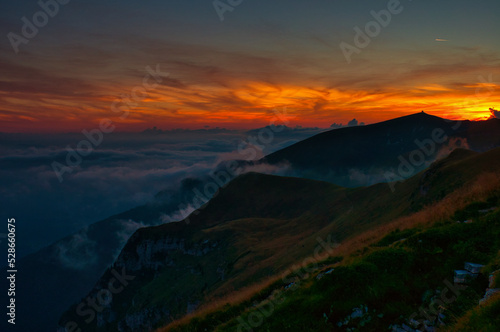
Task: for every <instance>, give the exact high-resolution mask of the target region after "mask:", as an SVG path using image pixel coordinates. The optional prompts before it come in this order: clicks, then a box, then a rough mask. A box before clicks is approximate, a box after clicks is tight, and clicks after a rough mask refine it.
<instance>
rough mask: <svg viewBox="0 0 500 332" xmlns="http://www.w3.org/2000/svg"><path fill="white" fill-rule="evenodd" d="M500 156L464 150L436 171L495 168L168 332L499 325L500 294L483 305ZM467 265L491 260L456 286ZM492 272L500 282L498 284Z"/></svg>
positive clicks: (493, 264) (495, 265)
mask: <svg viewBox="0 0 500 332" xmlns="http://www.w3.org/2000/svg"><path fill="white" fill-rule="evenodd" d="M499 162H500V150H499V149H496V150H494V151H491V152H488V153H484V154H479V155H478V154H474V153H468V152H465V151H458V152H457V153H455V154H454V155H452V156H450V158H448V160H444V161H442V162H441V163H438V164H435V165H433V167H432V168H431V169H430V170H429V171H428V172H433V173H434V174H438V173H440V172H446V173H447V174H448V175H449V177H448V179H446V180H449V179H450V178H451V177H452V175H453V174H455V175H457V176H459V177H462V176H464V175H465V176H466V175H467V174H463V173H462V172H463V171H464V170H466V169H469V171H470V172H476V174H481V173H482V172H481V170H482V169H483V167H486V168H485V169H484V170H485V171H486V173H482V174H483V175H479V176H475V177H470V178H468V180H466V181H464V182H462V183H463V184H464V185H463V186H458V187H457V188H458V189H456V190H454V191H453V192H451V193H448V194H446V195H445V197H444V199H439V200H437V202H435V203H434V204H432V205H429V206H427V207H425V208H423V209H422V210H420V211H419V212H417V213H415V214H412V215H410V216H407V217H403V218H400V219H396V220H394V221H393V222H390V223H388V224H386V225H381V226H379V227H377V228H374V229H373V231H371V232H370V231H368V232H366V233H364V234H361V235H360V236H355V237H353V238H351V239H347V240H345V241H342V242H341V243H340V246H339V247H338V248H337V249H335V250H334V251H333V252H332V254H333V255H334V256H335V257H337V258H335V257H334V258H333V259H332V258H330V259H327V260H316V261H315V260H314V259H312V260H304V261H302V264H301V263H299V262H300V261H297V264H296V265H295V268H292V269H291V270H288V271H287V272H286V273H285V274H282V275H279V276H278V277H277V278H276V279H274V282H273V283H271V284H268V285H263V286H262V287H261V288H259V289H256V290H254V292H253V293H251V294H247V296H246V297H243V298H241V297H239V298H238V297H237V300H231V299H230V298H227V299H223V300H221V301H219V303H218V304H217V305H213V306H208V307H206V308H205V309H203V310H201V311H199V312H198V313H195V314H193V315H191V316H189V317H187V318H186V319H182V320H180V321H179V322H176V323H174V324H171V325H169V326H168V327H167V328H165V329H161V330H160V331H162V332H167V331H170V332H173V331H206V330H209V331H236V330H238V331H278V330H286V331H330V330H333V331H337V330H338V331H349V330H352V329H354V330H360V331H383V330H389V329H391V327H392V329H393V330H395V331H416V330H415V329H417V328H419V329H420V330H426V331H433V328H434V326H442V324H445V326H447V329H446V330H449V331H479V330H481V331H482V330H484V331H496V328H498V325H495V324H496V322H498V314H499V312H498V308H499V305H498V303H500V302H499V300H500V298H498V296H493V297H492V298H491V299H490V300H489V301H487V302H484V304H482V305H478V303H479V301H480V300H481V298H483V296H485V292H486V291H487V287H490V288H492V289H493V288H497V289H498V286H499V283H498V282H499V280H500V173H499V172H498V163H499ZM488 163H491V164H492V165H490V166H487V164H488ZM426 173H427V172H426ZM419 176H420V178H421V179H422V178H425V173H422V174H419ZM462 179H463V178H462ZM411 180H414V179H411ZM411 180H410V181H411ZM446 180H445V181H446ZM440 182H441V181H440V180H439V177H436V178H435V179H433V180H431V181H430V183H429V184H430V185H431V184H433V185H439V184H440ZM442 183H444V182H442ZM442 183H441V184H442ZM405 184H407V183H405ZM438 188H439V186H438V187H437V189H438ZM439 191H440V190H439V189H438V191H437V192H436V193H437V194H439ZM457 220H458V221H461V222H457ZM464 220H471V222H467V223H464V222H463V221H464ZM309 255H310V256H309V257H313V252H312V251H311V252H310V253H309ZM342 257H343V258H342ZM338 261H340V263H339V262H338ZM464 262H475V263H479V264H483V265H484V267H483V268H482V269H481V274H479V276H478V277H477V278H476V279H474V280H473V281H472V282H470V283H468V284H467V285H466V286H464V285H453V270H458V269H463V266H464ZM495 271H496V273H495ZM492 273H493V274H492ZM490 274H492V275H494V276H496V281H495V278H494V277H490V280H489V282H488V276H489V275H490ZM499 290H500V289H499ZM446 292H447V294H446V296H445V295H444V294H445V293H446ZM440 294H443V296H441V295H440ZM497 295H498V294H497ZM442 299H445V300H446V301H445V300H442ZM443 302H445V303H443ZM425 325H427V326H429V328H428V329H424V326H425ZM412 326H413V328H412Z"/></svg>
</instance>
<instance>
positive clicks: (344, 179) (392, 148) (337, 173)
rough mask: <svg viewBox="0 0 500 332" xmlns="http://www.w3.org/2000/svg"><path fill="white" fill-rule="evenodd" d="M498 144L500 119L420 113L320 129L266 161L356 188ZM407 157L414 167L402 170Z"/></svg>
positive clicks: (270, 156)
mask: <svg viewBox="0 0 500 332" xmlns="http://www.w3.org/2000/svg"><path fill="white" fill-rule="evenodd" d="M498 146H500V120H498V119H491V120H488V121H479V122H472V121H448V120H445V119H442V118H439V117H436V116H432V115H428V114H426V113H423V112H421V113H417V114H413V115H409V116H405V117H401V118H397V119H393V120H389V121H385V122H381V123H377V124H373V125H368V126H358V127H349V128H342V129H336V130H331V131H328V132H325V133H321V134H318V135H316V136H313V137H311V138H308V139H306V140H304V141H301V142H299V143H296V144H294V145H292V146H289V147H287V148H284V149H282V150H279V151H277V152H274V153H272V154H270V155H268V156H266V157H265V158H263V159H262V162H267V163H270V164H280V163H289V164H290V166H291V172H290V175H295V176H303V177H306V178H312V179H318V180H326V181H329V182H333V183H336V184H338V185H342V186H348V187H354V186H360V185H370V184H373V183H378V182H383V181H387V180H388V176H386V175H387V173H392V174H395V175H397V176H399V177H403V178H407V177H409V176H411V175H414V174H416V173H418V172H419V171H421V170H423V169H424V168H426V167H428V166H429V164H430V163H431V162H433V161H434V160H436V158H439V157H443V156H446V155H447V154H448V153H449V152H450V151H451V150H453V149H455V148H460V147H462V148H468V149H472V150H474V151H480V152H481V151H487V150H490V149H492V148H495V147H498ZM412 153H413V155H412ZM422 157H423V158H422ZM402 160H404V161H406V162H409V163H410V166H411V167H410V169H409V170H408V169H405V171H404V172H400V171H398V167H399V166H400V165H401V163H402V162H403V163H404V161H402ZM389 178H390V176H389Z"/></svg>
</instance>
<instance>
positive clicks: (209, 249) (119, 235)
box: [18, 113, 500, 332]
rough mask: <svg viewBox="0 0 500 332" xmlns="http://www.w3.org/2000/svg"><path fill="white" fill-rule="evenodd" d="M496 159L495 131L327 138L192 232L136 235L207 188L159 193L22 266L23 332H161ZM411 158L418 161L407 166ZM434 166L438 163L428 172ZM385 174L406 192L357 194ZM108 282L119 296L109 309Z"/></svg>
mask: <svg viewBox="0 0 500 332" xmlns="http://www.w3.org/2000/svg"><path fill="white" fill-rule="evenodd" d="M430 142H434V143H433V144H435V145H434V148H431V147H432V144H431V143H430ZM422 146H423V148H422ZM499 146H500V120H497V119H492V120H488V121H481V122H471V121H463V122H450V121H447V120H444V119H441V118H438V117H434V116H430V115H427V114H425V113H418V114H414V115H410V116H406V117H402V118H398V119H394V120H390V121H386V122H382V123H379V124H374V125H368V126H359V127H348V128H341V129H335V130H331V131H328V132H325V133H321V134H318V135H316V136H314V137H311V138H309V139H306V140H304V141H301V142H299V143H296V144H294V145H292V146H290V147H287V148H285V149H282V150H280V151H277V152H275V153H272V154H270V155H268V156H266V157H265V158H263V159H262V160H260V161H259V162H258V163H252V164H254V165H255V164H259V163H260V164H271V165H287V167H288V171H287V172H288V173H287V174H288V175H290V176H295V177H277V176H270V175H264V174H258V173H248V174H243V175H241V176H239V177H237V178H235V179H234V180H232V181H231V182H230V183H229V184H227V185H226V186H224V187H223V188H221V189H220V191H219V192H218V193H217V194H216V195H215V197H213V198H212V199H211V200H210V202H208V203H207V204H206V205H204V206H203V208H202V209H200V210H199V212H198V213H197V214H193V215H191V216H190V217H189V219H188V221H189V222H183V221H179V222H174V223H168V224H162V225H158V226H154V227H142V226H144V225H156V224H158V223H161V220H162V216H163V215H170V214H171V213H173V212H175V210H176V209H177V208H178V206H177V205H175V204H174V205H172V204H171V203H166V202H167V200H166V199H164V198H165V197H166V196H165V195H184V196H183V197H181V200H185V201H186V202H192V201H193V199H194V197H193V189H196V188H202V187H203V185H204V183H197V182H195V183H191V182H189V181H187V182H185V184H184V185H185V186H186V191H184V192H182V193H172V192H164V193H161V194H159V195H157V199H156V200H155V201H154V202H152V203H151V204H147V205H145V206H141V207H137V208H134V209H132V210H129V211H127V212H124V213H122V214H119V215H116V216H112V217H110V218H107V219H105V220H103V221H100V222H98V223H95V224H92V225H91V226H89V227H88V228H87V229H84V230H82V231H80V232H79V233H77V234H73V235H71V236H68V237H66V238H64V239H62V240H60V241H58V242H56V243H54V244H52V245H50V246H48V247H46V248H44V249H42V250H40V251H39V252H37V253H34V254H32V255H29V256H28V257H26V258H24V259H22V260H21V261H20V262H19V266H23V272H24V275H21V274H20V275H19V280H18V283H19V285H23V286H22V288H20V293H19V295H18V299H19V310H20V311H19V313H18V317H19V319H18V321H19V324H20V328H21V329H23V330H26V331H28V330H37V331H41V332H43V331H54V330H55V329H56V326H57V323H58V319H59V317H60V315H61V314H62V313H63V312H64V311H65V313H64V314H63V315H62V318H61V319H60V321H59V326H61V327H62V326H66V325H67V324H68V323H69V322H74V326H78V327H79V328H80V329H81V330H82V331H107V330H113V331H114V330H117V329H118V330H121V331H133V330H150V329H153V328H155V327H159V326H162V325H165V324H167V323H169V322H171V321H172V320H175V319H178V318H181V317H183V316H184V315H186V313H188V312H191V311H193V310H195V309H196V308H197V307H199V306H200V305H203V304H206V303H207V301H209V300H210V299H214V298H221V297H224V296H229V295H231V294H233V293H234V292H235V291H239V290H242V289H244V288H245V287H247V286H249V285H253V284H255V283H258V282H264V281H265V280H268V279H269V278H273V277H274V276H276V275H277V274H279V273H282V272H283V271H284V270H286V269H287V268H288V267H289V266H290V265H292V264H294V263H296V262H297V261H300V259H303V258H304V257H306V256H307V255H308V254H309V253H310V252H312V251H314V249H315V247H316V246H317V245H318V243H317V239H318V238H322V239H325V240H324V241H325V242H328V240H327V239H330V242H331V241H338V242H342V241H344V240H346V239H349V238H350V237H352V236H355V235H359V234H361V233H363V232H365V231H367V230H370V229H372V228H373V227H376V226H379V225H383V224H385V223H388V222H390V221H392V220H394V219H396V218H400V217H404V216H408V215H410V214H411V213H414V212H416V211H420V210H421V209H422V208H423V207H424V206H427V205H428V204H433V203H435V202H437V201H439V200H440V199H442V198H443V197H445V196H446V195H447V194H450V193H452V192H454V191H455V190H457V189H459V188H461V187H462V186H463V185H465V184H466V183H471V182H472V181H473V180H474V179H476V178H477V177H478V176H480V175H481V174H483V173H485V172H497V171H498V169H499V166H500V165H499V163H500V155H499V153H500V152H499V150H498V149H495V148H496V147H499ZM456 148H460V149H458V150H456V151H455V152H453V153H451V151H453V150H454V149H456ZM462 148H467V149H469V150H470V151H467V150H464V149H462ZM425 149H427V150H425ZM419 151H420V152H421V153H422V154H423V155H424V159H425V160H422V162H419V163H412V162H411V160H413V159H415V158H417V157H416V156H417V153H418V152H419ZM426 151H431V153H426ZM487 151H489V152H487ZM480 152H481V154H480ZM450 153H451V154H450ZM447 155H449V156H448V157H446V156H447ZM412 158H413V159H412ZM437 158H443V159H441V160H440V161H438V162H436V163H434V164H433V165H432V166H431V168H430V169H428V170H427V171H424V170H425V169H426V168H427V167H429V165H431V164H432V162H434V161H435V160H436V159H437ZM402 160H406V161H409V162H410V163H411V165H412V166H414V169H413V171H412V172H411V174H409V173H405V174H402V173H401V172H400V171H399V170H398V169H399V168H400V166H401V163H402ZM248 164H250V163H246V164H241V165H242V166H244V165H248ZM422 171H423V172H422ZM419 172H420V173H419ZM387 174H392V175H391V176H392V179H399V180H401V181H399V182H398V183H396V184H393V185H392V186H389V185H388V184H386V183H379V184H375V185H372V186H365V185H371V184H374V183H377V182H384V181H387V180H388V179H391V178H388V177H387ZM394 175H395V176H396V178H394ZM297 176H300V177H302V178H297ZM398 177H401V178H398ZM403 178H408V180H406V181H403ZM314 179H321V180H328V182H329V183H328V182H320V181H315V180H314ZM361 185H363V187H361ZM346 187H350V189H349V188H346ZM176 201H178V200H176ZM139 227H141V228H139ZM132 234H133V235H132ZM130 235H132V236H131V237H130V239H128V238H129V236H130ZM329 236H330V237H329ZM127 239H128V241H127ZM333 239H334V240H333ZM125 241H126V242H125ZM125 243H126V244H125ZM124 244H125V245H124ZM122 248H123V249H122ZM35 276H36V277H35ZM127 278H128V279H127ZM111 280H114V282H115V283H114V284H113V283H112V286H113V287H114V288H113V289H120V291H119V292H118V291H117V292H116V293H112V300H111V299H110V298H109V297H108V298H106V296H108V295H109V294H110V292H107V291H106V290H108V291H109V288H110V281H111ZM120 282H121V283H120ZM120 285H121V286H123V289H121V287H120ZM33 298H35V299H36V300H31V299H33ZM96 298H100V300H101V301H100V303H101V304H102V303H104V305H97V306H96V307H94V308H92V303H90V304H89V303H88V301H89V299H90V300H91V301H92V299H96ZM41 307H42V308H44V310H39V309H40V308H41ZM69 324H70V325H69V326H70V327H71V326H73V325H71V324H73V323H69ZM62 330H64V329H62ZM69 330H71V328H68V331H69Z"/></svg>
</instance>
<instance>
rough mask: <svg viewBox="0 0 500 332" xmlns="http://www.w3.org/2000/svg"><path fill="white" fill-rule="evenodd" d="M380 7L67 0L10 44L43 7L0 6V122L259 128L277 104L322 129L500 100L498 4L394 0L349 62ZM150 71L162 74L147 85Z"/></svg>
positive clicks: (44, 126)
mask: <svg viewBox="0 0 500 332" xmlns="http://www.w3.org/2000/svg"><path fill="white" fill-rule="evenodd" d="M42 1H45V0H42ZM60 1H61V2H63V3H64V2H65V1H67V0H65V1H63V0H60ZM48 2H51V1H50V0H49V1H48ZM229 2H230V3H233V4H235V3H238V2H239V1H236V0H233V1H229ZM392 2H393V4H392V5H394V6H396V5H397V1H392ZM220 3H223V4H225V3H228V1H227V0H223V1H221V2H220ZM389 6H390V5H389ZM51 8H52V7H51ZM387 8H388V2H387V1H347V0H343V1H340V0H330V1H325V0H309V1H305V0H303V1H295V0H286V1H285V0H274V1H264V0H253V1H250V0H243V1H242V2H241V3H240V4H239V5H237V6H235V7H233V6H231V7H230V9H231V10H228V11H225V12H224V13H223V14H221V13H218V12H217V10H216V8H215V7H214V3H213V1H212V0H190V1H186V0H161V1H157V0H150V1H131V0H121V1H95V0H87V1H77V0H71V1H69V2H68V3H67V4H64V5H59V9H58V12H57V13H54V12H55V11H54V12H53V13H52V14H53V15H52V16H53V17H50V16H48V15H45V17H46V18H47V21H48V23H47V24H46V25H43V24H41V25H42V26H41V27H39V28H38V33H36V34H34V36H30V37H29V38H26V39H24V42H22V43H21V42H20V43H18V44H17V46H14V47H13V43H12V40H14V39H13V38H14V37H13V36H14V34H15V35H16V36H18V37H19V38H25V37H23V31H22V28H23V25H25V21H26V20H25V21H24V22H23V20H22V18H23V17H26V18H27V20H28V21H29V22H33V15H35V18H36V19H39V20H43V18H44V16H43V15H37V14H36V13H37V12H38V11H40V10H42V9H41V7H40V6H39V4H37V1H35V0H31V1H26V0H22V1H10V2H6V1H4V2H3V3H2V10H1V13H0V22H1V23H0V29H1V30H2V33H3V37H2V41H1V43H0V73H1V77H0V101H1V104H0V131H1V132H70V131H80V130H83V129H89V130H90V129H92V128H97V127H98V126H99V122H100V120H101V119H105V118H107V119H111V121H113V123H114V124H115V125H116V130H117V131H140V130H144V129H146V128H148V127H152V126H157V127H159V128H162V129H172V128H191V129H196V128H204V127H206V126H211V127H216V126H219V127H226V128H255V127H259V126H265V125H268V124H269V123H270V121H271V119H272V118H274V116H275V115H274V111H273V110H278V111H279V112H280V113H284V112H285V110H286V113H287V114H288V121H289V125H291V126H295V125H301V126H304V127H306V126H307V127H313V126H318V127H329V126H330V125H331V124H332V123H334V122H336V123H344V124H346V123H347V122H348V121H350V120H352V119H353V118H356V119H358V120H359V121H363V122H365V123H373V122H378V121H381V120H386V119H390V118H394V117H398V116H402V115H407V114H411V113H415V112H419V111H421V110H424V111H425V112H427V113H429V114H433V115H438V116H442V117H447V118H453V119H457V118H461V119H464V118H465V119H486V118H488V117H490V116H491V112H490V110H489V109H490V108H492V109H499V108H500V43H499V42H498V40H499V39H498V38H499V32H500V2H499V1H498V0H487V1H464V0H454V1H449V0H446V1H425V0H413V1H410V0H402V1H401V2H400V4H399V6H397V7H394V8H397V11H398V13H397V14H391V20H390V22H389V23H388V24H386V26H385V27H380V32H379V33H376V34H375V36H373V37H371V38H370V39H371V41H370V43H369V44H368V45H367V46H366V47H363V48H358V51H359V52H355V53H353V54H352V55H351V57H350V63H348V61H346V58H345V57H344V54H343V52H342V49H341V47H340V44H341V43H342V42H344V43H347V44H350V45H352V46H353V47H354V46H355V42H354V37H355V34H356V32H355V30H354V28H355V27H356V26H357V27H360V28H361V29H362V30H363V31H364V30H365V25H366V24H367V23H369V22H370V21H374V17H373V16H372V14H371V13H370V12H371V11H375V12H380V11H381V10H387ZM50 10H53V9H50ZM219 14H220V15H219ZM221 15H222V17H223V19H224V20H223V21H222V20H221ZM42 23H44V22H42ZM372 26H373V24H372ZM379 26H380V25H379ZM24 30H25V32H27V30H29V29H26V28H25V29H24ZM28 32H29V31H28ZM16 38H17V37H16ZM17 40H19V39H17ZM14 44H15V43H14ZM16 47H17V51H18V52H17V53H16V51H15V48H16ZM148 66H149V68H151V69H155V68H158V69H159V70H160V71H161V72H162V73H168V76H162V77H160V78H161V82H160V84H159V85H156V84H154V82H155V79H154V78H151V77H150V78H149V79H147V80H145V77H146V75H148V71H147V69H146V67H148ZM144 81H146V82H147V83H148V84H149V88H147V89H146V94H147V95H142V96H143V97H141V98H138V99H137V100H136V102H134V103H133V104H130V105H131V107H130V109H129V113H127V114H126V113H123V110H124V104H123V103H118V102H117V101H118V100H120V98H121V99H123V98H125V99H126V98H127V95H128V96H129V97H128V98H130V95H131V94H132V93H135V92H137V93H138V95H139V96H141V91H144V90H141V89H143V88H144V87H143V82H144ZM120 107H121V108H120ZM120 111H121V112H120Z"/></svg>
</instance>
